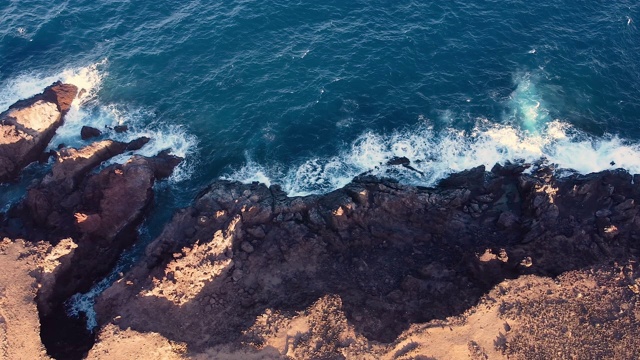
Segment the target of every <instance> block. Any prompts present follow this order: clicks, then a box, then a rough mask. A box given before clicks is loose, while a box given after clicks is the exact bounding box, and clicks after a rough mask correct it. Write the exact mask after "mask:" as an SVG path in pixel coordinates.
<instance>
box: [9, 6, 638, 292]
mask: <svg viewBox="0 0 640 360" xmlns="http://www.w3.org/2000/svg"><path fill="white" fill-rule="evenodd" d="M638 22H640V3H638V2H637V1H630V0H622V1H615V2H614V1H597V0H594V1H568V0H557V1H553V2H531V1H521V0H508V1H497V0H466V1H459V0H454V1H446V2H426V1H405V0H399V1H384V0H369V1H336V0H328V1H321V2H318V1H308V0H296V1H280V0H278V1H268V2H260V1H250V0H236V1H232V0H229V1H197V0H185V1H180V2H176V1H167V0H154V1H146V0H144V1H129V0H91V1H88V0H77V1H73V2H72V1H68V0H67V1H58V2H51V1H43V0H23V1H17V0H5V1H3V2H1V3H0V108H2V109H4V108H6V107H7V106H9V105H10V104H11V103H13V102H15V101H16V100H19V99H21V98H25V97H28V96H31V95H33V94H36V93H38V92H41V91H42V89H43V88H44V87H45V86H47V85H49V84H51V83H52V82H53V81H55V80H62V81H64V82H70V83H73V84H76V85H77V86H78V87H79V88H81V89H84V91H82V94H81V96H80V97H79V98H78V99H77V100H76V102H75V103H74V106H73V109H72V110H71V112H70V113H69V114H68V116H67V119H66V123H65V125H64V126H63V128H61V129H60V130H59V131H58V135H56V137H55V138H54V140H53V141H52V143H51V147H52V148H55V147H56V146H57V145H58V144H60V143H64V144H66V145H69V146H82V145H83V144H86V143H85V142H83V141H82V140H81V139H80V135H79V134H80V128H81V127H82V126H83V125H90V126H94V127H97V128H100V129H103V130H105V131H106V135H105V136H107V137H111V138H115V139H118V140H130V139H133V138H135V137H138V136H142V135H145V136H149V137H151V138H152V139H153V140H152V142H151V143H150V144H148V145H147V146H145V147H144V148H143V149H141V150H140V151H139V153H141V154H143V155H149V156H151V155H154V154H155V153H157V152H158V151H160V150H163V149H166V148H170V149H171V150H172V151H173V153H174V154H177V155H180V156H183V157H185V158H186V161H185V162H184V163H183V164H182V165H180V167H179V168H178V169H177V171H176V173H175V174H174V175H173V176H172V177H171V178H170V179H169V180H168V181H165V182H162V183H159V184H158V185H157V198H156V208H155V209H154V210H153V211H152V213H151V216H150V217H149V219H148V220H147V221H146V223H145V224H144V226H143V228H142V236H141V238H142V239H147V241H148V239H151V238H153V237H154V236H155V235H157V234H158V233H159V231H160V230H161V228H162V224H164V223H165V222H166V221H167V220H168V219H170V217H171V214H172V212H173V211H174V210H175V209H177V208H180V207H185V206H188V205H189V203H190V201H191V200H192V199H193V197H194V196H195V195H196V194H197V192H198V191H200V190H201V189H202V188H204V187H205V186H206V185H207V184H208V183H210V182H212V181H214V180H215V179H220V178H223V179H232V180H239V181H244V182H251V181H261V182H264V183H267V184H279V185H281V186H282V187H283V189H284V190H285V191H287V192H288V193H289V194H290V195H292V196H300V195H308V194H319V193H326V192H329V191H331V190H334V189H336V188H339V187H341V186H343V185H345V184H346V183H348V182H349V181H350V180H351V179H352V178H353V177H354V176H356V175H358V174H360V173H363V172H367V171H369V172H371V173H373V174H377V175H383V176H393V177H396V178H398V179H399V180H400V181H402V182H404V183H409V184H415V185H421V186H433V185H435V184H436V183H437V182H438V180H440V179H442V178H443V177H445V176H447V175H448V174H450V173H452V172H456V171H461V170H465V169H468V168H471V167H475V166H478V165H485V166H487V167H488V168H491V167H492V166H493V165H494V164H495V163H504V162H506V161H526V162H533V161H538V160H542V161H545V162H547V163H549V164H555V166H556V168H558V169H559V170H560V171H564V172H566V173H572V172H580V173H588V172H594V171H600V170H605V169H612V168H620V167H621V168H625V169H627V170H629V171H630V172H632V173H640V127H639V126H638V124H639V123H640V121H639V120H640V29H639V28H638ZM121 124H126V125H128V126H129V128H130V131H129V132H127V133H124V134H116V133H114V132H111V131H110V130H108V128H111V127H113V126H115V125H121ZM394 156H405V157H407V158H409V159H410V160H411V161H412V166H413V167H415V168H416V169H418V170H420V171H421V172H422V174H421V173H418V172H414V171H410V170H406V169H404V168H399V169H396V168H394V169H390V168H389V167H387V166H386V165H385V164H386V162H387V161H388V160H389V159H390V158H392V157H394ZM126 158H127V155H122V156H119V157H117V158H115V159H113V160H111V162H114V161H124V160H126ZM47 169H48V165H33V166H31V167H30V168H29V169H27V171H26V172H25V173H24V174H23V176H22V178H21V179H20V181H19V182H18V183H16V184H10V185H2V186H0V207H2V208H3V209H6V208H8V207H9V206H10V205H11V204H12V203H14V202H15V201H18V200H19V199H20V196H22V194H24V189H25V188H26V187H27V186H28V185H29V184H30V183H31V182H32V181H33V180H34V179H37V178H38V177H39V176H41V175H42V174H43V173H45V172H46V171H47ZM144 243H145V242H144V241H142V242H141V243H140V244H138V248H142V247H143V245H144ZM138 251H139V250H138ZM134 253H135V252H134ZM131 254H132V253H129V254H125V256H124V257H123V259H124V260H123V261H122V264H121V265H119V266H121V267H120V268H118V269H117V270H121V269H122V268H123V266H125V267H126V264H131V263H132V262H133V261H134V260H131V259H135V256H133V255H131ZM116 273H117V271H116ZM113 276H115V275H113ZM107 282H108V281H107Z"/></svg>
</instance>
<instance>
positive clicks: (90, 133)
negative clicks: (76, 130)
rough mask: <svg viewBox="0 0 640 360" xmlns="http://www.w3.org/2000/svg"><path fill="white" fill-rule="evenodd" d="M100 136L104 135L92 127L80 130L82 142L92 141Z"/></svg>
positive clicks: (84, 127)
mask: <svg viewBox="0 0 640 360" xmlns="http://www.w3.org/2000/svg"><path fill="white" fill-rule="evenodd" d="M100 135H102V131H100V130H98V129H96V128H94V127H91V126H83V127H82V129H81V130H80V137H81V138H82V140H87V139H91V138H94V137H98V136H100Z"/></svg>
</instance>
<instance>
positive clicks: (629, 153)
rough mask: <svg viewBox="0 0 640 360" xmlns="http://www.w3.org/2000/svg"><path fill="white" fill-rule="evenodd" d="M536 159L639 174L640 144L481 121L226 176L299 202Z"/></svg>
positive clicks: (370, 139)
mask: <svg viewBox="0 0 640 360" xmlns="http://www.w3.org/2000/svg"><path fill="white" fill-rule="evenodd" d="M394 156H405V157H407V158H408V159H410V160H411V165H412V166H413V167H414V168H415V169H417V170H419V171H420V172H422V174H420V173H418V172H415V171H412V170H409V169H405V168H402V167H398V166H387V165H386V163H387V162H388V161H389V160H390V159H391V158H393V157H394ZM540 159H546V160H545V161H546V162H548V163H552V164H556V165H557V166H558V167H559V168H563V169H568V170H574V171H577V172H580V173H589V172H595V171H602V170H606V169H613V168H620V167H621V168H625V169H627V170H629V171H630V172H632V173H640V144H632V143H629V142H627V141H625V140H623V139H620V138H619V137H616V136H605V137H602V138H594V137H591V136H588V135H587V134H585V133H582V132H580V131H578V130H576V129H574V128H573V127H571V126H570V125H569V124H566V123H563V122H560V121H552V122H549V123H547V124H546V125H545V126H544V127H543V128H542V129H541V130H540V131H538V132H536V133H531V132H529V131H526V130H521V129H517V128H515V127H514V126H510V125H496V124H492V123H490V122H489V121H487V120H478V123H477V124H476V126H475V128H474V129H473V130H472V131H470V132H464V131H457V130H451V129H450V130H446V131H444V132H440V133H437V132H435V131H434V130H433V129H432V128H430V127H427V126H420V127H417V128H410V129H406V130H404V131H397V132H394V133H392V134H389V135H383V134H377V133H373V132H366V133H364V134H362V135H361V136H360V137H358V139H356V140H355V141H354V142H353V143H352V144H351V145H350V146H348V148H347V149H345V150H344V151H342V152H341V153H340V154H338V155H336V156H332V157H327V158H321V157H318V158H312V159H308V160H304V161H302V162H301V163H300V164H298V165H297V166H294V167H292V168H291V169H290V170H289V171H286V172H282V171H281V170H280V169H281V168H282V166H281V165H275V166H271V167H266V166H260V165H258V164H256V163H255V162H253V161H249V162H248V163H247V165H246V166H244V167H242V168H241V169H239V170H237V171H235V172H232V173H231V174H229V175H227V176H226V177H227V178H228V179H234V180H238V181H243V182H249V181H262V182H266V183H276V184H282V186H283V188H284V190H285V191H287V192H288V193H289V194H290V195H292V196H296V195H308V194H314V193H324V192H328V191H331V190H334V189H337V188H339V187H342V186H344V185H346V184H347V183H348V182H349V181H351V180H352V179H353V177H355V176H357V175H359V174H361V173H364V172H370V173H371V174H375V175H380V176H385V175H391V176H393V177H396V178H398V179H399V180H401V181H403V182H405V183H410V184H414V185H422V186H433V185H435V184H436V183H437V182H438V181H439V180H441V179H443V178H444V177H446V176H447V175H449V174H451V173H453V172H458V171H462V170H465V169H469V168H472V167H475V166H479V165H484V166H486V167H487V168H488V169H489V168H491V167H492V166H493V165H495V164H496V163H501V164H504V163H506V162H508V161H514V160H522V161H526V162H534V161H537V160H540ZM611 162H613V163H614V165H612V164H611ZM272 169H274V170H272ZM389 171H391V173H389ZM264 178H266V179H265V180H261V179H264Z"/></svg>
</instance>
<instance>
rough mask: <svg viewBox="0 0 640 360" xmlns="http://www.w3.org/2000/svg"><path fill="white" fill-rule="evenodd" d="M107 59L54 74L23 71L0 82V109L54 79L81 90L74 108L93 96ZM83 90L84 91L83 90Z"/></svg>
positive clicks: (33, 92) (27, 95)
mask: <svg viewBox="0 0 640 360" xmlns="http://www.w3.org/2000/svg"><path fill="white" fill-rule="evenodd" d="M106 64H107V59H104V60H102V61H99V62H97V63H94V64H91V65H89V66H85V67H79V68H69V69H64V70H62V71H60V72H58V73H56V74H54V75H51V74H42V73H23V74H20V75H18V76H16V77H14V78H11V79H9V80H7V81H5V82H4V83H2V84H0V109H2V110H4V109H6V108H8V107H9V106H11V104H13V103H15V102H16V101H18V100H22V99H26V98H28V97H31V96H33V95H35V94H38V93H41V92H42V90H43V89H44V88H45V87H47V86H49V85H51V84H52V83H54V82H56V81H62V82H64V83H68V84H73V85H76V86H77V87H78V89H79V90H80V91H82V95H81V96H78V98H77V99H76V100H75V101H74V104H73V105H74V108H77V107H79V105H80V104H81V103H83V102H85V101H87V100H89V99H90V98H92V97H94V96H95V95H96V93H97V91H98V90H99V89H100V84H101V83H102V79H103V78H104V76H105V75H106V72H104V70H103V68H104V67H105V66H106ZM83 90H84V91H83Z"/></svg>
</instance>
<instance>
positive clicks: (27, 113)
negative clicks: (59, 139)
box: [0, 83, 78, 183]
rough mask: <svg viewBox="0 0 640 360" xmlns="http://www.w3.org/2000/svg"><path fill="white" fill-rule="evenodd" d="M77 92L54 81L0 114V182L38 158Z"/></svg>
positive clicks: (61, 121) (12, 177)
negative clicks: (37, 93) (41, 91)
mask: <svg viewBox="0 0 640 360" xmlns="http://www.w3.org/2000/svg"><path fill="white" fill-rule="evenodd" d="M77 91H78V89H77V88H76V87H75V86H74V85H70V84H61V83H55V84H53V85H51V86H49V87H48V88H46V89H45V90H44V92H43V93H42V94H39V95H36V96H33V97H31V98H29V99H26V100H22V101H19V102H17V103H15V104H14V105H12V106H11V107H10V108H9V109H8V110H7V111H5V112H3V113H2V114H0V183H1V182H5V181H9V180H12V179H14V178H15V177H16V176H17V175H18V174H19V173H20V171H21V170H22V169H23V168H24V167H25V166H27V165H29V164H30V163H32V162H34V161H36V160H38V158H39V157H40V154H41V153H42V152H43V151H44V149H45V148H46V147H47V145H48V144H49V141H50V140H51V138H52V137H53V135H54V134H55V132H56V129H57V128H58V127H60V126H61V125H62V123H63V117H64V115H65V114H66V113H67V112H68V111H69V109H70V108H71V103H72V102H73V99H74V98H75V96H76V93H77Z"/></svg>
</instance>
